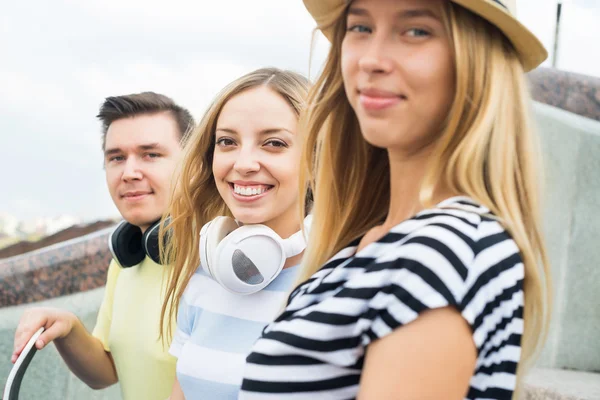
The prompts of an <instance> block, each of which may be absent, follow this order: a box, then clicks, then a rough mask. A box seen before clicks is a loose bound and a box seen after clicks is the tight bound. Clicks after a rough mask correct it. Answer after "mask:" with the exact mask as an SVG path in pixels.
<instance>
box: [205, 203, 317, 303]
mask: <svg viewBox="0 0 600 400" xmlns="http://www.w3.org/2000/svg"><path fill="white" fill-rule="evenodd" d="M311 217H312V216H310V215H309V216H308V217H306V219H305V220H304V231H305V232H308V229H309V228H310V221H311ZM305 232H303V231H302V230H300V231H298V232H296V233H294V234H293V235H292V236H290V237H289V238H287V239H282V238H281V237H280V236H279V235H278V234H277V233H275V231H273V230H272V229H271V228H269V227H268V226H265V225H258V224H257V225H242V226H239V225H238V223H237V222H236V221H235V220H234V219H232V218H230V217H217V218H215V219H214V220H212V221H210V222H209V223H207V224H206V225H204V226H203V227H202V229H201V230H200V265H201V266H202V269H203V270H204V272H206V273H207V274H208V275H209V276H210V277H212V278H213V279H214V280H215V281H217V282H218V283H219V284H220V285H221V286H223V287H224V288H225V289H227V290H229V291H230V292H232V293H237V294H252V293H256V292H258V291H260V290H262V289H263V288H265V287H266V286H267V285H268V284H269V283H271V282H272V281H273V280H274V279H275V278H276V277H277V275H279V273H280V272H281V270H282V269H283V265H284V264H285V261H286V260H287V259H288V258H290V257H294V256H296V255H298V254H300V253H302V251H304V249H305V248H306V238H305Z"/></svg>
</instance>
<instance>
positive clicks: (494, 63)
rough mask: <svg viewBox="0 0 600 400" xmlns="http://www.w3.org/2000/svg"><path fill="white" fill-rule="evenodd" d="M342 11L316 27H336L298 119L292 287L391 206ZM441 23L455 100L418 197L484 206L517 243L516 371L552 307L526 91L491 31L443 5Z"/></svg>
mask: <svg viewBox="0 0 600 400" xmlns="http://www.w3.org/2000/svg"><path fill="white" fill-rule="evenodd" d="M346 9H347V5H343V6H340V7H339V8H338V9H337V10H335V11H334V12H332V14H331V15H330V16H329V17H328V20H327V21H325V22H324V24H322V25H320V26H319V28H321V29H324V28H333V36H332V46H331V48H330V52H329V55H328V57H327V60H326V63H325V66H324V69H323V72H322V74H321V75H320V77H319V78H318V79H317V81H316V82H315V85H314V87H313V89H312V90H311V92H310V94H309V107H308V108H307V110H308V111H307V112H306V113H305V115H304V116H303V117H302V118H301V120H300V125H301V129H304V130H305V134H306V135H307V139H306V142H305V152H304V154H303V159H302V165H301V178H300V182H308V183H307V185H311V187H312V188H313V190H314V205H313V224H312V228H311V231H310V235H309V243H308V247H307V250H306V252H305V254H304V257H303V261H302V267H301V272H300V277H299V282H302V281H304V280H306V279H308V278H309V277H310V276H311V275H312V274H313V273H315V272H316V271H317V270H318V269H319V268H320V267H321V266H322V265H323V264H324V263H325V262H326V261H327V260H328V259H329V258H330V257H331V256H333V255H334V254H335V253H336V252H338V251H339V250H341V249H342V248H343V247H345V246H347V245H348V243H349V242H351V241H352V240H355V239H357V238H359V237H360V236H362V235H364V234H365V233H366V231H368V230H369V229H370V228H372V227H374V226H376V225H378V224H380V223H381V222H382V221H383V220H384V219H385V217H386V215H387V212H388V209H389V201H390V171H389V168H390V167H389V160H388V156H387V152H386V151H385V150H383V149H378V148H375V147H373V146H371V145H370V144H368V143H367V142H366V141H365V140H364V139H363V137H362V135H361V131H360V128H359V125H358V121H357V118H356V115H355V113H354V111H353V109H352V108H351V106H350V104H349V102H348V99H347V97H346V95H345V92H344V85H343V81H342V74H341V66H340V62H341V43H342V40H343V38H344V34H345V29H346V21H345V13H346ZM444 19H445V23H446V27H447V29H448V32H449V35H450V36H451V37H452V38H453V40H452V42H453V44H452V46H453V51H454V59H455V65H456V76H455V80H456V94H455V96H454V100H453V104H452V107H451V109H450V111H449V114H448V117H447V120H446V123H445V126H444V130H443V132H442V133H441V134H440V136H439V137H438V139H437V142H436V144H435V149H434V153H433V155H432V157H431V162H430V165H429V166H428V170H427V173H426V175H425V178H424V180H423V182H422V186H421V190H420V201H421V204H423V205H424V206H426V207H428V206H432V205H433V200H432V196H433V191H434V188H435V187H437V186H438V185H445V186H444V187H447V188H449V189H450V190H451V191H452V192H454V193H461V194H464V195H468V196H470V197H472V198H473V199H475V200H477V201H479V202H480V203H481V204H483V205H485V206H486V207H488V208H489V209H490V210H491V211H492V212H493V213H494V214H495V215H496V216H498V217H499V219H500V220H501V221H502V223H503V224H504V226H505V228H506V229H507V230H508V231H509V232H510V234H511V235H512V237H513V238H514V240H515V242H516V243H517V245H518V247H519V249H520V251H521V255H522V258H523V261H524V265H525V280H524V292H525V310H524V321H525V328H524V329H525V331H524V335H523V343H522V350H523V352H522V355H523V357H522V364H521V366H520V367H519V373H520V374H521V372H523V369H522V366H523V365H525V366H526V365H529V362H530V361H532V360H533V359H534V356H535V355H536V354H537V351H538V350H539V347H540V345H541V343H543V341H544V338H545V335H546V332H547V328H548V320H549V313H550V308H551V296H550V271H549V265H548V260H547V256H546V251H545V246H544V242H543V238H542V234H541V223H540V205H539V188H538V186H537V185H538V175H537V172H538V169H539V164H538V160H537V159H536V156H538V154H539V151H538V150H537V148H538V143H537V136H536V135H535V134H534V131H533V129H532V122H531V119H530V115H529V113H530V103H531V101H530V97H529V93H528V85H527V82H526V78H525V74H524V70H523V67H522V65H521V63H520V61H519V58H518V56H517V54H516V52H515V51H514V49H513V47H512V45H511V44H510V42H508V40H507V39H506V38H505V36H504V35H503V34H502V33H501V32H500V31H499V30H498V29H497V28H496V27H494V26H492V25H491V24H490V23H488V22H487V21H485V20H484V19H482V18H480V17H478V16H477V15H475V14H473V13H471V12H469V11H468V10H466V9H464V8H462V7H460V6H457V5H455V4H453V3H450V2H448V4H447V6H446V7H445V9H444ZM314 148H316V149H317V155H316V156H315V154H314V153H313V149H314ZM373 188H378V190H373Z"/></svg>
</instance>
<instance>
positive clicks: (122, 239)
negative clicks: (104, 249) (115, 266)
mask: <svg viewBox="0 0 600 400" xmlns="http://www.w3.org/2000/svg"><path fill="white" fill-rule="evenodd" d="M108 247H109V249H110V252H111V253H112V255H113V257H114V258H115V260H117V262H118V263H119V265H121V267H123V268H129V267H133V266H134V265H137V264H139V263H141V262H142V261H143V260H144V257H145V256H146V254H145V252H144V249H143V248H142V231H141V230H140V228H138V227H137V226H135V225H131V224H130V223H128V222H127V221H122V222H121V223H120V224H119V225H117V227H116V228H115V230H114V231H113V233H111V235H110V237H109V238H108Z"/></svg>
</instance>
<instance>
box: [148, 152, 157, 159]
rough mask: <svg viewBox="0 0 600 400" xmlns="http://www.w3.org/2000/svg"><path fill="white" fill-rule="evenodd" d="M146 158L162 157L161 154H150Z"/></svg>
mask: <svg viewBox="0 0 600 400" xmlns="http://www.w3.org/2000/svg"><path fill="white" fill-rule="evenodd" d="M146 157H148V158H158V157H160V154H158V153H148V154H146Z"/></svg>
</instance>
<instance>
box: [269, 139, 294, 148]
mask: <svg viewBox="0 0 600 400" xmlns="http://www.w3.org/2000/svg"><path fill="white" fill-rule="evenodd" d="M265 146H269V147H288V145H287V143H285V142H284V141H281V140H268V141H267V142H266V143H265Z"/></svg>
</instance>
